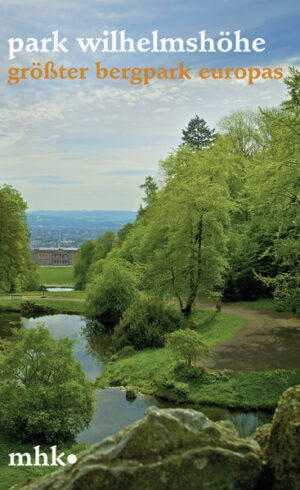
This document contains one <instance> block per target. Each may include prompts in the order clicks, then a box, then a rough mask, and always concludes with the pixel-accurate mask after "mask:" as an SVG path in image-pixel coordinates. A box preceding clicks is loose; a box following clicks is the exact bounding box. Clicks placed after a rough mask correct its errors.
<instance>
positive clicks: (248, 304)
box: [224, 298, 277, 311]
mask: <svg viewBox="0 0 300 490" xmlns="http://www.w3.org/2000/svg"><path fill="white" fill-rule="evenodd" d="M224 305H225V306H226V305H231V306H242V307H243V308H250V309H253V310H266V311H276V309H277V306H276V304H275V301H274V299H273V298H260V299H255V300H254V301H237V302H235V303H224Z"/></svg>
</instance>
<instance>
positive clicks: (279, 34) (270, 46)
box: [0, 0, 300, 210]
mask: <svg viewBox="0 0 300 490" xmlns="http://www.w3.org/2000/svg"><path fill="white" fill-rule="evenodd" d="M0 15H1V20H2V22H1V45H0V58H1V65H2V69H1V75H0V76H1V80H0V83H1V94H2V96H1V99H0V149H1V156H0V170H1V173H0V185H2V184H4V183H7V184H12V185H13V186H14V187H16V188H17V189H19V190H20V191H21V192H22V194H23V196H24V198H25V199H26V201H27V202H28V205H29V208H30V209H31V210H34V209H126V210H136V209H137V207H138V205H139V202H140V199H141V190H140V189H139V185H140V184H141V183H143V181H144V178H145V176H146V175H149V174H152V175H154V174H155V173H156V171H157V168H158V162H159V160H160V159H163V158H165V157H166V156H167V154H168V152H169V151H170V150H171V149H172V148H174V147H176V146H177V145H178V144H179V143H180V138H181V129H182V128H183V127H185V126H186V125H187V123H188V121H189V119H190V118H191V117H193V116H194V115H195V114H199V115H200V117H203V118H204V119H205V120H207V122H208V123H209V124H210V125H211V126H215V125H216V123H217V121H218V120H219V119H220V118H221V117H223V116H224V115H226V114H229V113H230V112H231V111H233V110H236V109H241V108H243V109H246V108H252V109H255V108H257V107H258V106H272V105H278V104H279V103H280V102H281V100H282V99H283V98H284V97H285V86H284V84H283V82H282V81H276V80H274V81H265V82H256V83H255V84H254V85H252V86H249V85H248V84H247V83H246V82H245V81H230V80H227V81H225V80H222V81H219V80H216V81H210V80H205V81H204V80H203V81H201V80H200V79H199V80H198V79H197V78H195V79H193V80H191V81H177V80H173V81H155V82H152V83H151V84H150V85H148V86H142V85H141V86H132V85H130V84H129V83H128V82H126V81H112V80H111V81H103V80H97V79H95V77H94V76H90V77H89V79H88V80H81V81H80V80H74V81H70V80H65V81H44V80H38V81H22V82H20V83H19V84H18V85H16V86H9V85H8V84H7V70H8V68H9V67H12V66H19V67H26V66H30V65H31V63H32V62H37V61H39V62H41V64H43V62H45V61H46V60H49V59H51V60H53V61H55V64H56V65H58V66H59V65H60V64H61V63H64V64H65V65H66V66H87V67H89V68H90V69H91V73H92V70H93V64H94V62H95V61H101V62H103V63H104V64H106V65H107V66H109V67H111V66H120V67H123V66H154V67H156V68H157V67H159V66H176V64H177V63H178V62H179V61H184V62H185V64H186V65H187V66H191V67H192V68H193V69H194V70H196V69H197V68H198V69H199V68H201V67H203V66H207V67H222V66H223V67H226V66H234V67H236V66H242V67H247V66H273V67H274V66H283V67H284V68H285V70H286V69H287V66H288V65H289V64H293V65H296V66H299V65H300V57H299V56H300V55H299V45H300V30H299V23H300V22H299V21H300V2H299V0H286V1H285V2H283V1H282V0H212V1H201V0H185V1H182V0H165V1H164V0H152V1H151V2H149V1H147V2H146V1H144V0H85V1H82V0H51V1H49V0H26V1H25V0H0ZM57 29H58V30H59V31H60V33H61V35H64V36H66V37H68V40H69V42H68V47H69V49H70V51H69V53H68V54H52V53H50V54H40V53H39V54H35V55H33V54H32V53H21V54H20V55H17V57H16V59H15V60H11V61H9V60H8V43H7V40H8V38H10V37H22V38H27V37H37V38H39V39H40V38H42V37H48V36H49V34H51V32H52V31H53V30H57ZM105 29H107V30H109V31H111V30H114V29H116V30H122V29H125V30H126V31H127V35H128V36H130V37H133V38H135V39H137V38H140V37H144V36H149V35H150V33H151V31H153V30H159V34H160V35H161V36H166V37H177V36H180V37H183V38H185V37H195V36H197V34H198V32H199V31H200V30H204V29H205V30H206V31H207V35H210V36H212V37H213V36H218V34H219V32H220V31H231V32H232V31H234V30H238V29H240V30H241V31H242V34H243V35H244V36H247V37H248V38H250V39H252V38H255V37H263V38H265V40H266V46H267V48H266V50H265V52H263V53H260V54H254V55H253V54H245V53H242V54H239V53H215V54H209V53H192V54H181V53H180V54H179V53H177V54H162V53H158V54H157V53H143V54H139V53H136V54H127V53H126V54H124V53H119V54H113V55H112V54H102V53H100V54H99V53H98V54H95V55H91V54H87V53H86V54H83V53H82V52H81V51H80V49H79V47H78V46H77V45H76V41H75V39H76V37H97V36H98V37H101V35H102V33H103V30H105Z"/></svg>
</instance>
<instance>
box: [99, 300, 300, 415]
mask: <svg viewBox="0 0 300 490" xmlns="http://www.w3.org/2000/svg"><path fill="white" fill-rule="evenodd" d="M193 320H194V322H195V323H196V325H197V331H198V333H199V334H200V335H201V336H202V339H203V340H204V341H205V342H206V343H207V344H209V345H210V346H213V345H215V344H217V343H220V342H224V341H226V340H228V339H229V338H231V337H232V336H233V335H234V333H235V332H237V331H238V330H239V329H240V328H242V327H243V324H244V320H243V319H241V318H240V317H238V316H236V315H229V314H228V313H217V314H216V313H215V312H212V311H209V310H196V311H195V312H194V316H193ZM298 383H300V369H298V370H290V371H286V370H276V371H245V372H230V373H225V374H224V373H221V372H220V371H217V370H206V371H205V372H203V371H202V370H201V368H199V367H196V366H193V367H192V368H190V369H188V368H187V367H185V366H184V365H178V363H177V362H176V361H174V360H173V359H172V358H171V357H170V353H169V351H168V350H167V349H166V348H161V349H146V350H143V351H140V352H137V353H135V354H134V355H132V356H130V357H126V358H123V359H122V358H117V359H115V360H112V361H110V362H108V363H107V364H106V366H105V368H104V370H103V373H102V375H101V376H99V377H98V378H97V380H96V384H97V386H98V387H100V388H104V387H107V386H120V385H123V386H124V385H125V386H130V387H132V388H134V389H136V390H138V391H141V392H143V393H147V394H153V395H156V396H159V397H161V398H166V399H169V400H172V401H175V402H177V403H194V404H195V403H204V404H210V405H211V404H214V405H219V406H227V407H231V408H249V409H250V408H254V409H268V410H272V409H274V408H275V407H276V405H277V402H278V399H279V397H280V395H281V394H282V392H283V391H284V390H285V389H287V388H288V387H289V386H291V385H295V384H298Z"/></svg>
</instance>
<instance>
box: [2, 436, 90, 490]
mask: <svg viewBox="0 0 300 490" xmlns="http://www.w3.org/2000/svg"><path fill="white" fill-rule="evenodd" d="M33 446H35V444H34V443H32V444H31V445H29V444H22V443H20V442H3V441H1V442H0V490H7V489H9V488H11V487H12V486H13V485H17V484H18V483H22V482H26V481H27V480H28V479H29V478H39V477H41V476H44V475H46V474H48V473H50V472H52V471H56V470H57V469H59V468H60V467H59V466H58V467H57V466H54V467H51V466H47V467H42V466H40V467H34V466H27V467H26V466H18V467H14V466H8V463H9V456H8V455H9V454H10V453H16V452H20V453H22V454H23V453H25V452H29V453H30V454H34V450H33ZM88 446H89V445H88V444H86V443H82V444H74V445H73V446H70V447H67V448H65V447H64V448H63V447H58V448H57V451H58V454H60V453H61V452H65V454H66V455H68V454H78V453H80V452H82V451H84V450H85V449H86V448H87V447H88ZM40 451H41V452H45V453H47V454H49V455H50V452H49V447H47V448H43V447H41V448H40ZM32 459H33V458H32ZM49 460H50V461H51V456H49ZM33 462H34V459H33Z"/></svg>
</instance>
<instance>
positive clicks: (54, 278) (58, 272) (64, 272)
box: [38, 267, 75, 286]
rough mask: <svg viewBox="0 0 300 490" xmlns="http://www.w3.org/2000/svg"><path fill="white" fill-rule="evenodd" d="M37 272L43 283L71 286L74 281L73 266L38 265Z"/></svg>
mask: <svg viewBox="0 0 300 490" xmlns="http://www.w3.org/2000/svg"><path fill="white" fill-rule="evenodd" d="M38 272H39V277H40V282H41V284H43V285H44V284H47V285H48V286H50V285H55V286H67V285H68V286H72V285H74V282H75V280H74V269H73V267H39V268H38Z"/></svg>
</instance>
